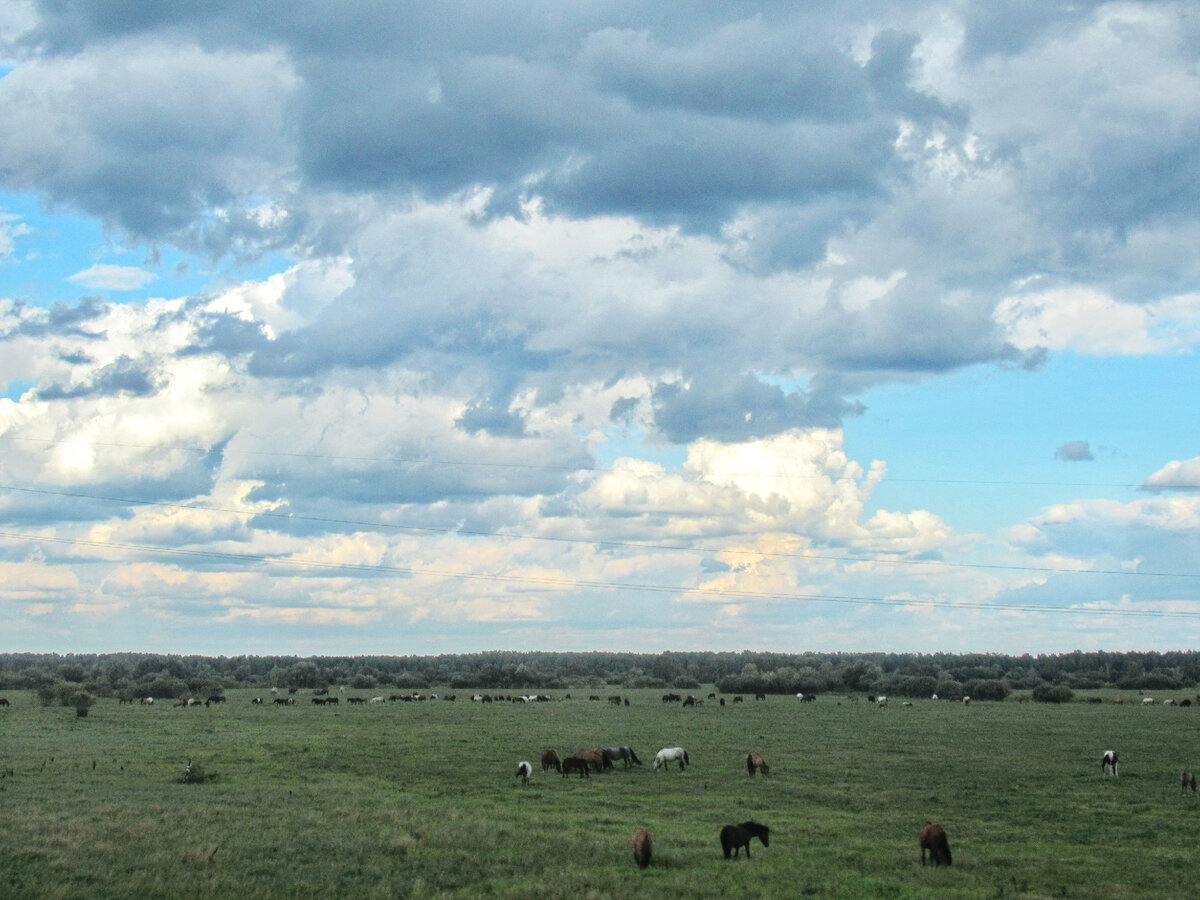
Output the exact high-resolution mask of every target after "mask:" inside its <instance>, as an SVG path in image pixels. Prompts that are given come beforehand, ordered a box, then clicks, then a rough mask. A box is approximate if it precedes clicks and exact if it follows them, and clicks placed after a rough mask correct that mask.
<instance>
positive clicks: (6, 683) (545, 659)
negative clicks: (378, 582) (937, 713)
mask: <svg viewBox="0 0 1200 900" xmlns="http://www.w3.org/2000/svg"><path fill="white" fill-rule="evenodd" d="M1198 683H1200V651H1177V652H1168V653H1159V652H1135V653H1111V652H1104V651H1099V652H1092V653H1083V652H1080V651H1076V652H1074V653H1066V654H1049V655H1036V656H1031V655H1028V654H1026V655H1023V656H1006V655H1002V654H992V653H966V654H955V653H755V652H750V651H744V652H741V653H715V652H700V651H696V652H678V653H676V652H667V653H654V654H647V653H546V652H517V651H499V650H497V651H488V652H483V653H462V654H443V655H438V656H314V657H297V656H218V657H211V656H176V655H163V654H155V653H100V654H84V653H76V654H65V655H64V654H57V653H5V654H0V689H9V690H21V689H25V690H34V691H41V692H42V693H45V694H55V693H56V692H57V694H62V693H63V692H64V691H65V690H66V688H63V687H61V686H62V685H68V686H71V687H74V688H77V689H78V690H81V691H86V692H88V693H90V694H94V695H96V696H100V697H111V696H139V697H159V698H167V697H180V696H185V695H198V694H209V693H212V692H214V691H219V690H222V689H227V688H240V687H246V688H250V687H253V688H271V687H276V688H297V689H299V688H318V687H332V686H343V685H344V686H346V687H347V688H350V689H360V690H375V689H379V688H393V687H394V688H398V689H422V688H429V687H432V686H445V687H451V688H481V689H491V690H497V689H503V690H507V689H513V690H556V689H557V690H569V689H571V688H583V687H601V686H612V687H625V688H664V689H665V688H673V689H677V690H685V691H686V690H690V689H696V688H699V687H700V686H701V685H708V684H715V685H716V687H717V689H718V690H720V691H721V692H723V693H757V692H763V693H779V694H794V693H797V692H802V693H805V694H822V693H847V692H858V693H877V694H887V695H894V696H902V697H928V696H930V695H932V694H934V693H937V694H939V695H940V696H944V697H952V696H955V695H959V694H965V695H970V696H971V697H972V698H973V699H978V700H1003V699H1004V698H1005V697H1006V696H1008V694H1009V693H1010V692H1012V691H1020V690H1029V691H1033V690H1036V689H1039V688H1040V689H1041V690H1040V692H1039V694H1038V695H1037V698H1038V699H1042V698H1045V699H1050V697H1051V696H1053V697H1055V698H1057V699H1058V700H1059V701H1061V700H1064V699H1070V697H1071V694H1072V692H1073V691H1076V690H1094V689H1098V688H1119V689H1122V690H1156V691H1162V690H1176V689H1181V688H1190V687H1194V686H1195V685H1197V684H1198ZM1048 687H1054V688H1056V689H1058V690H1056V691H1053V692H1050V691H1048V690H1047V688H1048Z"/></svg>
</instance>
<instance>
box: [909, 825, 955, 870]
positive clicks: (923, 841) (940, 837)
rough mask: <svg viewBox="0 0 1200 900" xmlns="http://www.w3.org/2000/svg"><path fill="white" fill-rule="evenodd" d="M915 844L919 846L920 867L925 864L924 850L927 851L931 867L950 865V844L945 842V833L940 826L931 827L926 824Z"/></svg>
mask: <svg viewBox="0 0 1200 900" xmlns="http://www.w3.org/2000/svg"><path fill="white" fill-rule="evenodd" d="M917 842H918V843H919V844H920V845H921V865H925V864H926V863H925V851H926V850H928V851H929V862H931V863H933V865H935V866H948V865H950V842H949V841H947V840H946V831H945V829H943V828H942V826H941V825H931V824H929V823H928V822H926V823H925V827H924V828H922V829H921V836H920V837H919V838H918V839H917Z"/></svg>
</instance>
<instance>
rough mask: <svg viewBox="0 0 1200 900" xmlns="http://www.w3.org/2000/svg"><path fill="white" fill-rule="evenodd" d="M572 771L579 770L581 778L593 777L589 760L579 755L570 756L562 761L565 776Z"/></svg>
mask: <svg viewBox="0 0 1200 900" xmlns="http://www.w3.org/2000/svg"><path fill="white" fill-rule="evenodd" d="M572 772H578V773H579V777H580V778H591V777H592V774H591V773H590V772H589V771H588V764H587V760H583V759H580V758H579V757H578V756H568V757H567V758H566V759H564V760H563V761H562V776H563V778H566V777H567V776H568V775H570V774H571V773H572Z"/></svg>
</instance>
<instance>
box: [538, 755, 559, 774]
mask: <svg viewBox="0 0 1200 900" xmlns="http://www.w3.org/2000/svg"><path fill="white" fill-rule="evenodd" d="M547 769H553V770H554V771H555V772H561V771H562V761H561V760H560V759H559V758H558V751H557V750H543V751H542V771H543V772H545V771H546V770H547Z"/></svg>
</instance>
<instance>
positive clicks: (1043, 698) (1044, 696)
mask: <svg viewBox="0 0 1200 900" xmlns="http://www.w3.org/2000/svg"><path fill="white" fill-rule="evenodd" d="M1074 696H1075V692H1074V691H1073V690H1071V689H1070V688H1069V687H1067V686H1066V685H1065V684H1050V683H1049V682H1042V683H1041V684H1039V685H1038V686H1037V687H1035V688H1034V689H1033V699H1034V700H1036V701H1037V702H1038V703H1069V702H1071V699H1072V698H1073V697H1074Z"/></svg>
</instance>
